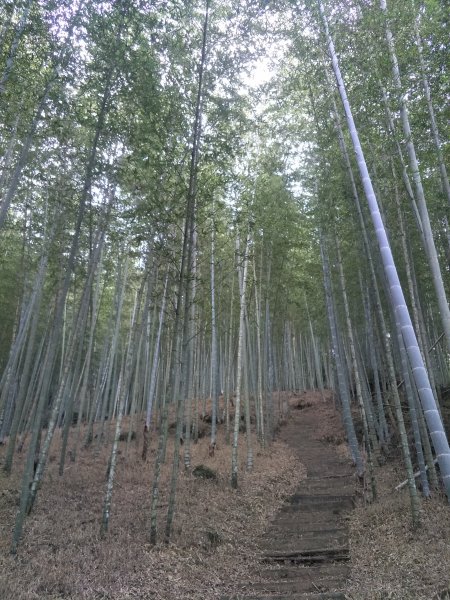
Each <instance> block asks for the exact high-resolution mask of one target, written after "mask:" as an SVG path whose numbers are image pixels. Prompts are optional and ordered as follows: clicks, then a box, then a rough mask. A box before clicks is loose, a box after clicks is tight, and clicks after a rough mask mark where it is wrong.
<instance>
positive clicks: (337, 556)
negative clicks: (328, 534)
mask: <svg viewBox="0 0 450 600" xmlns="http://www.w3.org/2000/svg"><path fill="white" fill-rule="evenodd" d="M349 558H350V557H349V549H348V547H347V546H341V547H335V548H316V549H314V550H309V551H308V550H299V551H296V550H290V551H288V552H284V551H282V550H272V551H268V552H266V553H265V554H264V561H265V562H290V563H292V564H310V565H313V564H318V563H328V562H329V563H332V562H347V561H348V560H349Z"/></svg>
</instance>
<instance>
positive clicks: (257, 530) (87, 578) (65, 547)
mask: <svg viewBox="0 0 450 600" xmlns="http://www.w3.org/2000/svg"><path fill="white" fill-rule="evenodd" d="M299 400H300V401H301V402H302V403H305V404H311V405H312V407H311V408H313V409H314V411H317V412H316V414H317V432H316V436H317V439H321V440H326V441H328V442H329V443H330V444H333V445H334V446H335V447H336V448H337V450H338V453H339V454H341V455H342V457H345V456H346V455H347V451H346V447H345V444H344V443H343V439H342V438H341V436H340V435H336V431H338V429H339V428H338V426H337V423H338V419H339V416H338V415H337V414H334V412H333V405H332V401H331V399H330V396H327V402H324V401H323V400H322V398H321V397H320V395H319V394H318V393H315V392H308V393H307V394H300V395H299V396H291V398H290V404H291V406H292V407H293V406H294V405H295V404H298V402H299ZM153 437H154V435H153ZM56 438H58V435H57V436H56ZM58 444H59V439H56V440H55V446H54V448H53V450H52V455H53V456H54V460H53V461H52V462H51V463H50V465H49V469H48V472H47V476H46V481H45V483H44V485H43V487H42V490H41V492H40V495H39V497H38V501H37V503H36V506H35V509H34V512H33V514H32V515H31V516H30V517H29V518H28V520H27V523H26V526H25V529H24V536H23V541H22V544H21V546H20V548H19V553H18V555H17V557H12V556H11V555H10V554H9V545H10V540H11V530H12V527H13V523H14V516H15V513H16V510H17V500H18V488H19V485H20V477H19V474H17V475H13V476H12V477H10V478H9V479H6V478H5V477H4V475H3V472H2V471H0V599H1V600H13V599H14V600H31V599H36V600H37V599H39V600H41V599H42V600H63V599H64V600H66V599H71V600H75V599H77V600H78V599H80V600H81V599H86V600H100V599H105V600H106V599H111V600H128V599H132V598H133V599H141V600H144V599H145V600H147V599H148V600H153V599H159V600H172V599H180V600H182V599H186V600H189V599H192V600H200V599H204V600H209V599H211V600H213V599H214V598H220V597H221V596H224V594H225V593H228V592H229V593H233V591H234V590H235V585H236V583H237V582H243V581H255V582H257V581H260V571H261V563H260V561H259V559H260V548H261V542H262V540H263V534H264V531H265V529H266V528H267V524H268V522H269V521H270V520H272V518H273V517H274V515H275V514H276V512H277V510H278V509H279V507H280V506H281V505H282V504H283V501H284V500H285V499H286V497H288V496H289V495H290V494H291V493H292V492H293V491H294V489H295V488H296V487H297V486H298V483H299V482H300V481H301V480H302V479H303V478H304V477H305V470H304V468H303V466H302V465H301V464H300V463H299V459H298V457H296V456H295V453H294V452H293V450H291V449H290V448H289V447H288V446H287V445H286V444H285V443H283V442H282V441H280V440H278V441H276V442H275V443H274V444H273V445H272V446H271V447H270V448H269V449H268V450H263V449H261V448H259V447H258V445H257V442H256V440H253V447H254V453H255V468H254V470H253V472H252V473H246V472H245V469H244V461H245V439H244V437H243V439H242V441H241V448H240V458H241V461H242V463H241V470H240V473H239V489H238V490H237V491H232V490H231V489H230V485H229V479H230V465H231V458H230V456H231V455H230V448H229V447H228V446H226V444H225V443H224V438H223V432H219V436H218V448H217V451H216V454H215V456H214V457H210V456H209V453H208V444H209V441H208V440H207V439H202V440H200V441H199V443H198V445H193V446H192V465H193V466H195V465H198V464H204V465H207V466H209V467H211V468H213V469H215V470H216V471H217V473H218V476H219V478H218V482H216V483H215V482H212V481H205V480H203V479H197V478H195V477H193V475H192V474H190V473H188V472H184V469H182V472H180V482H179V491H178V512H177V516H176V521H175V528H174V536H173V541H172V543H171V544H170V545H169V546H165V545H164V544H160V545H158V546H157V547H156V548H152V547H150V546H149V545H148V526H149V523H148V520H149V505H150V490H151V480H152V475H153V457H154V446H153V449H152V454H151V456H150V460H149V462H148V463H146V464H142V462H141V460H140V457H139V454H140V451H141V445H140V442H139V446H137V443H136V442H132V445H131V447H130V451H129V453H128V456H125V442H122V443H121V450H122V454H121V456H120V461H119V467H118V471H117V477H116V484H115V489H114V495H113V508H112V515H111V522H110V531H109V533H108V535H107V537H106V539H105V540H101V539H100V537H99V530H100V519H101V511H102V502H103V495H104V490H105V472H106V465H107V461H108V453H107V452H106V451H102V452H101V453H100V454H99V455H98V456H96V455H95V451H94V450H93V449H90V450H84V451H82V452H80V455H79V459H78V461H77V463H76V464H75V465H74V464H72V463H70V462H68V463H67V466H66V472H65V474H64V477H63V478H60V477H59V476H58V474H57V459H56V458H57V450H58ZM3 455H4V448H0V463H1V462H2V458H3ZM55 459H56V460H55ZM21 460H23V458H22V457H20V456H19V457H18V461H17V465H16V473H19V472H20V461H21ZM170 465H171V460H170V456H168V460H167V466H166V467H165V468H164V471H163V477H162V492H161V509H160V519H159V526H160V528H161V530H163V528H164V519H165V513H166V510H167V482H168V479H169V477H170ZM403 473H404V472H403V469H402V468H401V466H400V465H398V464H397V463H396V462H390V463H388V465H386V466H384V467H383V468H382V469H380V472H379V473H378V477H377V479H378V491H379V495H380V501H379V502H378V503H377V504H375V505H371V506H365V505H362V504H363V497H364V494H361V500H360V502H361V506H357V508H356V509H355V510H354V511H353V513H352V516H351V519H350V549H351V567H352V576H351V580H350V582H349V585H348V586H347V589H346V597H347V598H348V599H349V600H378V599H379V600H381V599H383V600H385V599H390V600H425V599H426V600H430V599H431V598H434V597H436V596H435V594H436V592H438V591H442V590H444V589H445V588H446V587H447V586H448V585H449V582H450V511H449V508H448V505H447V504H446V502H445V501H444V499H443V498H442V497H435V498H433V499H432V500H430V501H427V502H424V503H423V519H422V521H423V525H422V528H421V529H420V530H419V531H416V532H413V531H411V528H410V517H409V506H408V495H407V491H406V489H404V490H402V491H400V492H395V491H394V489H393V488H394V487H395V485H396V484H397V483H399V482H400V481H401V480H402V479H404V474H403Z"/></svg>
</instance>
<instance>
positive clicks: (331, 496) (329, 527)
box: [222, 406, 355, 600]
mask: <svg viewBox="0 0 450 600" xmlns="http://www.w3.org/2000/svg"><path fill="white" fill-rule="evenodd" d="M330 410H332V407H331V406H330ZM320 414H323V413H320ZM317 429H318V416H317V410H316V409H315V407H314V406H311V407H307V408H305V409H303V410H301V411H299V410H298V411H296V410H293V411H292V418H291V419H290V420H289V423H288V424H287V425H286V426H285V427H284V428H283V430H282V432H281V434H280V437H281V439H283V440H284V441H285V442H286V443H288V444H289V445H290V446H291V447H292V448H294V449H295V451H296V452H297V454H298V457H299V461H301V462H302V463H303V464H304V465H305V466H306V468H307V478H306V479H305V480H304V481H302V483H301V484H300V486H299V487H298V489H297V490H296V492H295V493H294V494H293V495H292V496H291V497H290V498H289V499H288V500H287V501H286V503H285V505H284V506H283V507H282V508H281V509H280V511H279V512H278V513H277V515H276V516H275V518H274V519H273V521H272V522H271V523H270V524H269V526H268V529H267V531H266V533H265V535H264V538H263V540H262V544H261V553H262V558H261V563H262V567H261V571H260V573H259V576H260V577H259V579H260V581H258V582H240V583H239V584H237V586H236V593H235V594H234V595H232V596H230V595H228V596H224V597H223V599H222V600H257V599H259V600H325V599H327V600H332V599H333V600H344V599H345V595H344V593H343V592H342V591H340V590H342V588H343V587H344V584H345V581H346V579H347V578H348V576H349V571H350V569H349V565H348V561H349V557H350V555H349V545H348V527H347V519H346V517H347V515H348V514H349V511H351V510H352V507H353V505H354V492H355V476H354V474H353V468H352V466H351V464H350V462H349V461H348V460H347V459H345V458H342V457H340V456H339V455H338V453H337V451H336V447H335V446H334V445H332V444H330V443H328V442H324V441H321V440H319V439H317V435H316V431H317ZM338 433H341V435H342V431H341V432H338Z"/></svg>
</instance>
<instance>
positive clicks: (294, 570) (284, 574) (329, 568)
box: [259, 563, 350, 581]
mask: <svg viewBox="0 0 450 600" xmlns="http://www.w3.org/2000/svg"><path fill="white" fill-rule="evenodd" d="M349 574H350V566H349V565H348V564H345V563H324V564H318V565H314V566H304V565H296V566H289V567H284V566H282V567H280V566H277V565H274V566H273V567H272V568H271V569H269V568H267V569H265V570H264V571H262V572H260V573H259V575H260V577H262V578H263V579H264V580H266V581H267V580H268V579H277V580H289V579H298V578H299V577H311V578H313V579H315V578H320V577H321V576H323V575H325V576H326V575H330V576H333V577H340V578H342V579H347V578H348V576H349Z"/></svg>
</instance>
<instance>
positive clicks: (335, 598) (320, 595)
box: [220, 592, 346, 600]
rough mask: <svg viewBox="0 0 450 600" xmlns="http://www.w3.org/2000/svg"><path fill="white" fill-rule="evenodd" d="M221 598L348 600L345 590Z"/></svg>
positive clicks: (226, 598)
mask: <svg viewBox="0 0 450 600" xmlns="http://www.w3.org/2000/svg"><path fill="white" fill-rule="evenodd" d="M220 600H346V598H345V594H344V593H343V592H301V593H299V594H287V595H286V594H283V595H281V596H279V595H277V596H255V595H248V594H236V595H234V596H222V597H221V599H220Z"/></svg>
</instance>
